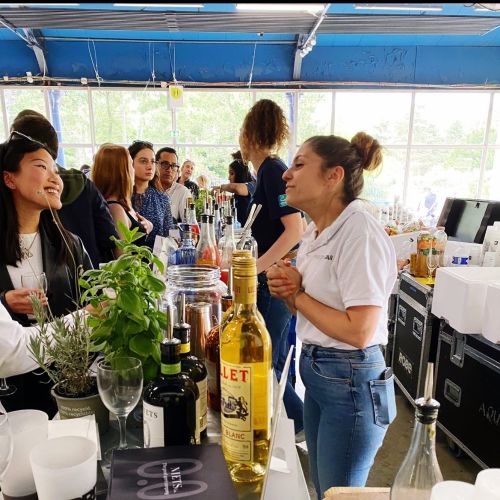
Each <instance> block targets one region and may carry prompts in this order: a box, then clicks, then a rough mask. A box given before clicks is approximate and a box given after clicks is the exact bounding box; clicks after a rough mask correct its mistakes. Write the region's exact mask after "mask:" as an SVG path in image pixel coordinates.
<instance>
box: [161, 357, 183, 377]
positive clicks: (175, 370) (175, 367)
mask: <svg viewBox="0 0 500 500" xmlns="http://www.w3.org/2000/svg"><path fill="white" fill-rule="evenodd" d="M160 369H161V374H162V375H177V374H179V373H180V372H181V362H180V361H178V362H177V363H164V362H163V360H162V362H161V368H160Z"/></svg>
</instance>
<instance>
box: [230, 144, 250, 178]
mask: <svg viewBox="0 0 500 500" xmlns="http://www.w3.org/2000/svg"><path fill="white" fill-rule="evenodd" d="M231 156H232V157H233V159H234V161H232V162H231V163H230V164H229V168H230V170H233V171H234V182H252V181H255V179H254V178H253V177H252V174H251V173H250V169H249V168H248V164H247V163H245V162H244V161H243V158H242V157H241V151H236V153H232V154H231Z"/></svg>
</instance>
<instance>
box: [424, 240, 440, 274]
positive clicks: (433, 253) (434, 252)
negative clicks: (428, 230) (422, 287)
mask: <svg viewBox="0 0 500 500" xmlns="http://www.w3.org/2000/svg"><path fill="white" fill-rule="evenodd" d="M430 243H431V247H430V248H429V253H428V254H427V269H428V271H429V274H428V275H427V282H428V283H432V274H433V273H434V271H435V270H436V268H437V267H438V266H439V258H440V254H439V252H438V249H437V248H436V241H435V240H434V238H431V242H430Z"/></svg>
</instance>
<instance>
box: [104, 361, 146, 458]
mask: <svg viewBox="0 0 500 500" xmlns="http://www.w3.org/2000/svg"><path fill="white" fill-rule="evenodd" d="M142 383H143V377H142V363H141V361H140V360H139V359H137V358H133V357H118V358H113V359H110V360H108V361H106V360H102V361H100V362H99V363H98V364H97V387H98V389H99V395H100V396H101V399H102V402H103V403H104V406H106V408H107V409H108V410H109V411H110V412H111V413H114V414H115V415H116V417H117V419H118V423H119V426H120V444H119V445H118V446H115V447H113V448H111V449H110V450H109V451H108V452H107V453H106V455H105V460H106V461H109V460H110V458H111V454H112V452H113V450H114V449H117V450H125V449H127V448H128V445H127V438H126V426H127V417H128V415H129V413H130V412H131V411H132V410H133V409H134V408H135V407H136V405H137V403H138V402H139V399H140V397H141V394H142Z"/></svg>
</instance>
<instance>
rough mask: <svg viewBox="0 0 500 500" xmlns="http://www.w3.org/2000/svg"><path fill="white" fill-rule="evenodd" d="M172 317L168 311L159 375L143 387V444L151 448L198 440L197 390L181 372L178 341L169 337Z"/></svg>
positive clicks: (190, 442) (179, 344) (184, 443)
mask: <svg viewBox="0 0 500 500" xmlns="http://www.w3.org/2000/svg"><path fill="white" fill-rule="evenodd" d="M172 318H173V313H172V312H171V311H170V318H169V321H168V331H167V338H165V339H164V340H163V341H162V342H161V344H160V349H161V375H160V376H159V377H158V378H157V379H156V380H153V381H151V382H150V383H149V384H148V385H147V387H146V390H145V391H144V397H143V414H144V416H143V422H144V423H143V431H144V444H145V446H146V447H150V448H156V447H161V446H170V445H189V444H196V443H199V442H200V425H199V418H198V416H197V413H196V407H197V404H198V403H197V400H198V399H199V397H200V394H199V391H198V387H197V385H196V383H195V382H193V380H192V379H191V378H190V377H189V376H188V375H186V374H185V373H182V372H181V358H180V353H181V341H180V340H178V339H174V338H172V333H173V331H172V330H173V328H172V327H173V324H172V323H173V321H172Z"/></svg>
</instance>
